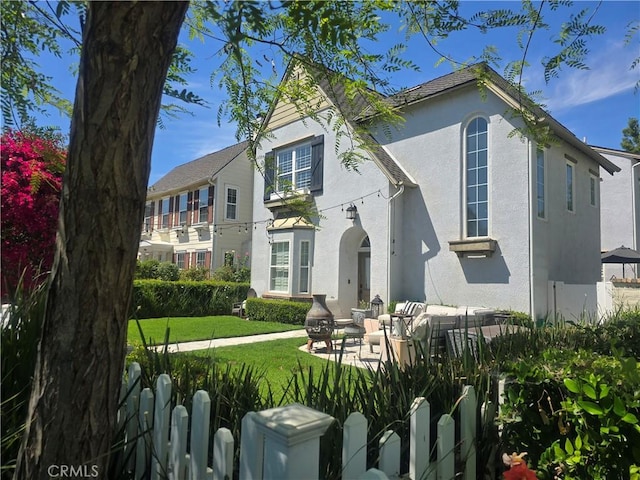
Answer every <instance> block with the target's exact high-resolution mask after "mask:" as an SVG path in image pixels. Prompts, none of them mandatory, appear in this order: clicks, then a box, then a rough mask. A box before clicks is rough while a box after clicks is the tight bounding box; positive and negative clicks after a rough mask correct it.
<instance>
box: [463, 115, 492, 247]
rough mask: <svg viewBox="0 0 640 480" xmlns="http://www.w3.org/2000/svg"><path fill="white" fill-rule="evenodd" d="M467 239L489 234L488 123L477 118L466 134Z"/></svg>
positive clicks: (471, 123)
mask: <svg viewBox="0 0 640 480" xmlns="http://www.w3.org/2000/svg"><path fill="white" fill-rule="evenodd" d="M465 150H466V152H467V162H466V182H467V191H466V199H467V237H486V236H488V235H489V178H488V173H489V172H488V166H487V158H488V147H487V121H486V120H485V119H484V118H482V117H476V118H474V119H473V120H471V122H469V125H467V132H466V149H465Z"/></svg>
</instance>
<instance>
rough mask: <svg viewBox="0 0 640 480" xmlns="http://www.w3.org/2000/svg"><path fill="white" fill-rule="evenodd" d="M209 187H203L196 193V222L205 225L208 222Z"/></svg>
mask: <svg viewBox="0 0 640 480" xmlns="http://www.w3.org/2000/svg"><path fill="white" fill-rule="evenodd" d="M208 205H209V187H203V188H201V189H200V190H199V191H198V207H197V209H198V222H199V223H207V221H208V220H209V210H208Z"/></svg>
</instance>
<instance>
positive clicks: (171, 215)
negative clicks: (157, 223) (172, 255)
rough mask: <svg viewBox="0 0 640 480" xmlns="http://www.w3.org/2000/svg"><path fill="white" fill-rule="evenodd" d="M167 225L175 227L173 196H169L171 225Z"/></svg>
mask: <svg viewBox="0 0 640 480" xmlns="http://www.w3.org/2000/svg"><path fill="white" fill-rule="evenodd" d="M167 227H169V228H171V227H173V197H169V225H167ZM174 263H175V262H174Z"/></svg>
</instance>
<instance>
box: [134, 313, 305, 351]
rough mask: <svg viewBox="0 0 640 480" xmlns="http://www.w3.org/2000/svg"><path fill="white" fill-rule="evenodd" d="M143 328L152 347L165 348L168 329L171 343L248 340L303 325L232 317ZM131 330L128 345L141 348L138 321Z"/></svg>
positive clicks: (151, 322) (160, 321)
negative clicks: (163, 346)
mask: <svg viewBox="0 0 640 480" xmlns="http://www.w3.org/2000/svg"><path fill="white" fill-rule="evenodd" d="M140 327H141V328H142V332H143V334H144V338H145V340H146V341H147V343H148V344H149V345H158V344H163V343H164V337H165V332H166V330H167V327H168V328H169V343H176V342H191V341H195V340H210V339H213V338H230V337H245V336H248V335H257V334H260V333H275V332H286V331H288V330H299V329H301V328H303V327H302V326H301V325H286V324H284V323H276V322H252V321H249V320H245V319H242V318H239V317H234V316H232V315H223V316H214V317H171V318H148V319H143V320H140ZM128 328H129V331H128V335H127V342H128V343H129V344H130V345H140V344H141V343H142V341H141V339H140V331H139V330H138V326H137V324H136V321H135V320H130V321H129V325H128Z"/></svg>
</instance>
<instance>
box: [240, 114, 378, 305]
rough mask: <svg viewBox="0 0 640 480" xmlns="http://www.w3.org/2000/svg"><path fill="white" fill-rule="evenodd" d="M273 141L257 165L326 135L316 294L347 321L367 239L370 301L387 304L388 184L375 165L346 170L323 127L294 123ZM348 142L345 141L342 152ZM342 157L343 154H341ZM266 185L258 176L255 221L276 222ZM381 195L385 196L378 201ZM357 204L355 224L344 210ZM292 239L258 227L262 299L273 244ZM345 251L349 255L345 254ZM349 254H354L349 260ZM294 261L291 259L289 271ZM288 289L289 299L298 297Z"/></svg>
mask: <svg viewBox="0 0 640 480" xmlns="http://www.w3.org/2000/svg"><path fill="white" fill-rule="evenodd" d="M272 134H273V137H272V138H269V139H267V140H264V141H263V142H262V143H261V145H260V148H259V150H258V153H257V159H258V161H259V162H263V161H264V155H265V153H266V152H269V151H271V150H273V149H275V148H278V146H280V145H287V144H291V143H292V142H296V141H302V140H304V139H306V138H310V137H312V136H314V135H324V181H323V189H322V192H321V193H316V194H314V202H315V206H316V208H317V209H318V211H319V212H320V213H321V217H320V218H316V219H314V223H315V224H316V225H317V227H318V228H317V229H316V230H315V231H314V232H313V247H312V255H313V263H312V276H311V287H312V293H324V294H326V295H327V303H328V305H330V307H331V308H332V310H335V311H334V314H335V315H341V316H342V315H348V314H349V309H350V308H351V307H355V306H357V277H358V272H357V245H356V244H358V245H359V243H360V241H361V240H362V238H364V236H365V235H368V236H369V239H370V242H371V297H372V298H373V296H374V295H376V294H379V295H380V296H381V297H382V298H383V299H384V300H385V302H386V301H387V298H388V297H387V275H386V271H387V253H386V252H387V251H388V234H387V229H386V225H387V200H386V198H385V197H389V189H390V187H389V182H388V180H387V178H386V177H385V176H384V175H383V174H382V173H381V171H380V170H379V169H378V168H377V167H376V166H375V165H374V164H373V162H372V161H366V162H364V163H362V164H361V165H360V166H359V167H358V169H359V172H360V173H357V172H353V171H348V170H346V169H345V168H344V167H343V166H342V165H341V164H340V162H339V160H338V157H337V153H336V151H335V143H336V140H335V134H334V133H333V132H332V131H331V130H330V129H329V130H327V129H325V128H323V127H322V126H321V125H319V124H317V123H316V122H313V121H311V120H307V122H306V125H305V124H303V123H302V122H294V123H291V124H288V125H285V126H283V127H280V128H277V129H275V130H274V131H273V132H272ZM347 143H348V142H347V141H346V140H345V139H342V141H341V145H342V148H346V147H347V146H348V145H347ZM338 153H339V152H338ZM263 191H264V179H263V177H262V175H261V174H260V173H259V172H258V171H256V173H255V181H254V193H253V199H254V202H253V206H254V221H262V220H267V219H270V218H272V213H271V211H270V210H269V209H267V208H265V205H264V200H263ZM378 191H380V192H381V194H380V195H378V193H377V192H378ZM351 202H353V204H354V205H355V206H356V207H357V209H358V217H357V219H356V221H354V222H352V221H350V220H347V219H346V214H345V212H344V211H343V210H346V208H347V207H348V206H349V205H350V203H351ZM288 235H293V230H289V231H284V230H279V231H268V230H267V228H266V223H265V224H259V225H258V226H257V229H256V230H254V232H253V240H252V287H253V288H254V289H255V290H256V292H257V293H258V295H265V294H266V295H269V294H270V292H269V261H270V257H269V255H270V244H269V242H270V241H272V240H274V239H277V238H286V237H287V236H288ZM345 249H347V250H345ZM348 252H351V254H349V253H348ZM294 261H295V259H294V258H291V262H292V263H291V266H290V268H294V263H293V262H294ZM292 287H293V286H292V285H290V291H289V292H288V295H289V296H295V294H296V292H295V291H294V288H292Z"/></svg>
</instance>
